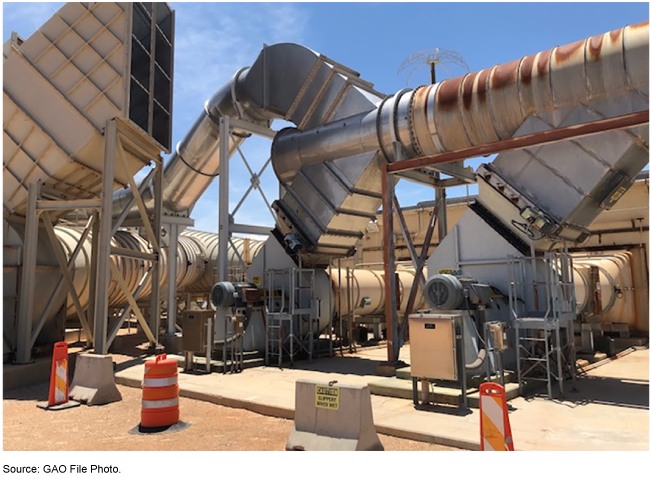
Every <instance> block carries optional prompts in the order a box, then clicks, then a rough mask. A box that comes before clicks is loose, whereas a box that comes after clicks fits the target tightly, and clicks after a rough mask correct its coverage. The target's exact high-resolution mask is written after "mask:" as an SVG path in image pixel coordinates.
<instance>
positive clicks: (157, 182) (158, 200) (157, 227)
mask: <svg viewBox="0 0 650 479" xmlns="http://www.w3.org/2000/svg"><path fill="white" fill-rule="evenodd" d="M154 168H155V169H156V176H155V177H154V210H153V224H152V225H151V226H152V229H153V237H152V238H151V239H149V243H150V244H151V245H153V249H154V254H156V255H157V256H158V259H157V260H156V261H155V262H154V263H153V270H152V271H151V301H150V307H149V310H150V311H149V315H150V316H149V328H150V329H151V331H152V332H153V336H154V338H155V344H156V345H157V344H158V335H159V334H160V276H161V271H160V259H161V257H162V251H161V249H160V241H161V231H162V205H163V181H164V177H163V175H164V170H163V161H162V158H159V161H158V162H157V163H156V165H155V167H154ZM136 198H137V194H136ZM143 221H144V223H145V225H147V224H148V223H147V221H148V218H143ZM175 278H176V277H175V276H170V277H169V280H168V281H167V283H168V284H169V289H170V291H172V292H173V294H174V297H175V296H176V281H175ZM174 304H175V303H174ZM175 311H176V310H174V312H175ZM174 328H175V326H174Z"/></svg>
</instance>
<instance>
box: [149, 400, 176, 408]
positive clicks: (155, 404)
mask: <svg viewBox="0 0 650 479" xmlns="http://www.w3.org/2000/svg"><path fill="white" fill-rule="evenodd" d="M174 406H178V398H174V399H161V400H159V401H144V400H143V401H142V409H162V408H164V407H174Z"/></svg>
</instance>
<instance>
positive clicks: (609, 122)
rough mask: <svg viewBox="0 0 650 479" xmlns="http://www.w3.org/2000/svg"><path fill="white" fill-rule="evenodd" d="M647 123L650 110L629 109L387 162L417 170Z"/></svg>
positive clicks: (391, 169)
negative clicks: (630, 110) (623, 113)
mask: <svg viewBox="0 0 650 479" xmlns="http://www.w3.org/2000/svg"><path fill="white" fill-rule="evenodd" d="M646 124H648V110H645V111H640V112H635V113H629V114H626V115H621V116H618V117H615V118H605V119H603V120H595V121H591V122H589V123H584V124H581V125H577V126H567V127H564V128H557V129H555V130H547V131H542V132H539V133H531V134H529V135H524V136H518V137H516V138H509V139H507V140H498V141H495V142H494V143H489V144H485V145H481V146H474V147H469V148H464V149H461V150H454V151H449V152H445V153H438V154H435V155H432V156H427V157H421V158H415V159H411V160H406V161H403V162H402V163H394V164H390V165H388V171H389V172H391V173H395V172H399V171H407V170H414V169H417V168H424V167H427V166H435V165H441V164H445V163H451V162H454V161H459V160H463V159H467V158H476V157H479V156H487V155H493V154H495V153H503V152H506V151H513V150H519V149H522V148H528V147H531V146H542V145H549V144H551V143H555V142H559V141H565V140H569V139H576V138H580V137H585V136H590V135H595V134H597V133H603V132H606V131H613V130H621V129H625V128H632V127H635V126H642V125H646Z"/></svg>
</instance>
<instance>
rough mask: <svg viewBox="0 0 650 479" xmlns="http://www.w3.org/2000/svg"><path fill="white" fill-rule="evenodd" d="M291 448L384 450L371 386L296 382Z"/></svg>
mask: <svg viewBox="0 0 650 479" xmlns="http://www.w3.org/2000/svg"><path fill="white" fill-rule="evenodd" d="M287 450H288V451H383V450H384V447H383V446H382V444H381V442H380V441H379V437H378V436H377V431H376V430H375V424H374V422H373V418H372V403H371V402H370V388H369V387H368V386H360V385H352V384H338V383H336V382H331V383H328V382H325V381H307V380H298V381H296V412H295V417H294V426H293V431H291V435H290V436H289V440H288V441H287Z"/></svg>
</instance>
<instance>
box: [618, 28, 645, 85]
mask: <svg viewBox="0 0 650 479" xmlns="http://www.w3.org/2000/svg"><path fill="white" fill-rule="evenodd" d="M623 48H624V50H623V55H624V58H625V69H626V76H627V81H628V84H629V86H630V87H631V88H637V89H641V90H644V91H645V92H646V93H647V91H648V22H647V21H646V22H643V23H637V24H636V25H630V26H628V27H626V28H625V31H624V32H623Z"/></svg>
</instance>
